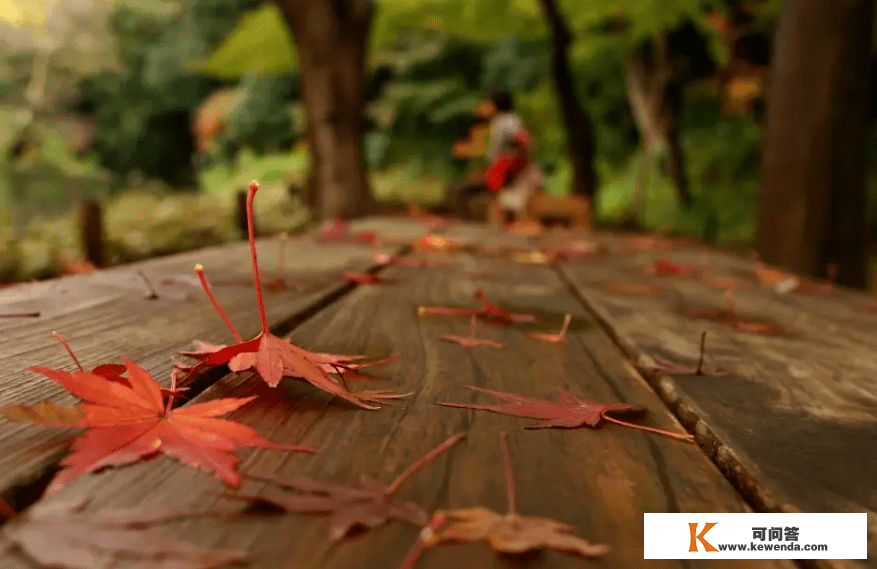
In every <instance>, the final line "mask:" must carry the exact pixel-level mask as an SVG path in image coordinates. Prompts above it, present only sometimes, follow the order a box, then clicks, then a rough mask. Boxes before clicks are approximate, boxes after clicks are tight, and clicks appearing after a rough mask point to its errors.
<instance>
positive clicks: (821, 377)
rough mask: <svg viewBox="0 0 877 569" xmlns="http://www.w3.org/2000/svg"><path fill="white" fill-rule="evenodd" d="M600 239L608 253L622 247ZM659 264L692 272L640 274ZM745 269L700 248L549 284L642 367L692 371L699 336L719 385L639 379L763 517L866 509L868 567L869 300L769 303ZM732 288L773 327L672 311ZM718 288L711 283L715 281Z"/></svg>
mask: <svg viewBox="0 0 877 569" xmlns="http://www.w3.org/2000/svg"><path fill="white" fill-rule="evenodd" d="M601 240H602V241H603V242H604V243H605V244H607V245H608V246H609V247H610V248H613V249H614V250H615V251H616V252H619V253H620V251H621V249H619V246H620V245H621V241H620V240H619V239H617V238H614V237H603V238H601ZM659 258H667V259H670V260H672V261H674V262H677V263H682V264H692V265H695V266H697V267H698V268H699V269H701V271H702V272H701V274H699V275H698V276H684V277H656V276H653V275H649V274H647V273H646V272H645V271H644V270H643V268H644V267H646V266H648V265H649V264H651V263H654V262H655V261H656V260H657V259H659ZM753 267H754V264H753V263H752V262H750V261H747V260H745V259H741V258H739V257H734V256H731V255H728V254H722V253H718V252H710V251H709V250H706V249H699V248H683V249H680V250H675V251H672V252H670V253H658V252H641V253H636V254H633V255H623V254H618V253H616V254H609V255H607V256H605V257H603V258H600V259H594V260H590V261H578V262H567V263H565V264H564V265H563V266H562V267H561V272H562V274H563V275H564V276H565V277H566V278H567V279H568V280H569V282H570V283H571V285H572V286H573V287H574V289H575V290H576V291H577V292H578V293H579V294H580V295H581V297H582V298H583V299H584V301H585V302H586V303H587V304H588V305H589V306H590V308H591V309H592V311H593V312H594V313H595V314H596V315H597V316H598V317H599V319H600V320H602V322H603V324H604V325H605V327H606V328H607V329H608V330H609V331H610V334H611V335H612V336H614V337H615V338H616V341H617V342H618V344H619V345H621V346H622V347H623V348H624V349H625V351H626V352H627V353H628V355H629V357H630V358H631V359H632V360H633V361H635V362H637V363H639V364H640V365H643V366H645V367H649V366H651V365H653V364H654V360H653V359H652V358H651V355H657V356H660V357H662V358H664V359H670V360H673V361H678V362H681V363H690V364H694V363H695V362H696V361H697V355H698V343H699V339H700V334H701V332H702V331H704V330H706V331H707V343H706V346H707V351H706V353H707V361H709V362H710V363H711V364H712V367H713V368H717V369H719V370H721V371H726V372H729V373H730V375H729V376H727V377H708V376H693V375H691V376H674V377H667V376H665V375H662V374H654V373H653V374H650V381H651V383H652V385H653V386H654V387H655V388H656V390H657V391H658V392H659V393H660V394H661V396H662V398H663V399H664V400H665V401H666V402H667V403H668V404H669V405H670V406H671V408H673V409H674V411H675V412H676V414H677V415H678V416H679V417H680V419H681V420H682V421H683V423H685V424H686V426H687V427H688V428H689V429H691V430H694V431H695V432H696V434H697V436H698V441H699V443H700V444H701V445H703V446H704V448H705V449H706V450H707V451H708V452H709V453H710V454H711V455H712V457H713V458H714V460H715V461H716V462H717V463H718V464H719V466H720V467H721V468H722V470H723V471H724V472H725V473H726V475H727V476H728V477H729V478H730V479H732V480H733V481H734V483H735V485H736V486H737V487H738V488H740V489H741V490H742V491H743V492H744V494H745V495H746V496H747V498H748V499H749V500H751V502H752V503H753V504H754V505H755V506H756V507H757V508H758V509H760V510H764V511H813V512H823V511H824V512H863V511H864V512H867V513H869V520H870V521H869V532H870V533H869V552H870V554H871V557H872V559H871V560H869V561H867V562H855V561H850V562H840V561H838V562H822V563H816V564H815V565H819V566H825V567H862V566H869V567H874V566H877V557H875V553H877V539H875V529H877V528H875V522H877V516H875V512H877V486H875V485H874V483H873V479H874V472H877V454H875V453H874V448H875V445H877V382H875V381H874V377H875V373H877V351H875V347H877V346H875V343H874V340H873V334H872V333H871V331H872V330H874V328H875V318H877V316H874V315H871V314H868V313H866V312H865V311H862V310H860V309H859V310H857V309H856V308H855V307H859V306H866V305H868V303H869V302H873V301H872V299H869V298H868V297H867V296H865V295H863V294H861V293H855V292H852V291H848V290H843V289H837V290H835V291H833V292H831V293H830V294H819V295H815V294H798V293H789V294H778V293H776V292H773V291H772V290H769V289H768V288H766V287H765V286H763V285H761V284H760V283H759V282H758V281H757V280H756V279H755V278H754V276H753ZM730 277H733V278H735V279H738V280H740V281H742V282H741V283H737V284H738V286H735V287H734V288H733V300H734V306H735V311H736V312H737V314H738V316H739V317H741V318H744V319H747V320H753V321H756V320H757V321H762V322H768V323H771V324H776V325H780V326H782V327H783V328H785V330H786V331H785V332H781V333H777V334H758V333H747V332H744V331H740V330H738V329H735V328H733V327H731V326H728V325H727V324H725V323H721V322H716V321H712V320H709V319H704V318H694V317H691V316H689V315H685V314H681V313H680V312H679V310H678V307H679V305H680V302H681V303H682V304H683V305H684V306H687V307H689V308H695V309H714V310H718V309H723V308H726V301H725V297H724V294H725V293H724V292H723V291H722V290H721V287H718V288H717V287H716V286H715V282H716V280H715V279H726V278H730ZM619 281H628V282H632V283H637V284H639V285H645V286H658V287H661V289H662V291H663V292H662V293H661V294H659V295H635V294H623V293H622V292H619V291H617V290H613V289H612V288H611V287H608V286H606V285H607V283H617V282H619ZM719 282H720V283H721V282H723V281H721V280H719Z"/></svg>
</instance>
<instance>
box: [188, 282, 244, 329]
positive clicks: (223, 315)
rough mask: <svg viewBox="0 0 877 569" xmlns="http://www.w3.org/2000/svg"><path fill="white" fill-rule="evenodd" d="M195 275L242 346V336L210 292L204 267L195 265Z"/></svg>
mask: <svg viewBox="0 0 877 569" xmlns="http://www.w3.org/2000/svg"><path fill="white" fill-rule="evenodd" d="M195 273H196V274H197V275H198V280H199V281H201V288H203V289H204V292H206V293H207V298H209V299H210V302H211V303H213V308H215V309H216V312H218V313H219V317H220V318H222V321H223V322H225V325H226V326H228V329H229V330H231V333H232V335H233V336H234V339H235V340H237V342H238V343H239V344H240V343H241V342H243V339H242V338H241V335H240V334H238V331H237V330H235V327H234V325H233V324H232V323H231V320H229V318H228V315H227V314H226V313H225V311H224V310H223V309H222V307H221V306H219V301H218V300H216V297H215V296H213V291H212V290H210V284H209V283H208V282H207V277H206V276H204V267H202V266H201V265H195Z"/></svg>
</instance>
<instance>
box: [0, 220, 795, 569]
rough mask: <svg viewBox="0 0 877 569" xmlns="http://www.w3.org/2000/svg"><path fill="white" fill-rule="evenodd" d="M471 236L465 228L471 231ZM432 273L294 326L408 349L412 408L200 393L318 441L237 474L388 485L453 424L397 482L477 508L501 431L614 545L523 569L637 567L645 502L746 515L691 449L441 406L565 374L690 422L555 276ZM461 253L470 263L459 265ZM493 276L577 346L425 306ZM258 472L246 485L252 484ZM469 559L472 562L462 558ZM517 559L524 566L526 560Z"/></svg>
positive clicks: (246, 463)
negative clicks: (471, 341) (366, 479)
mask: <svg viewBox="0 0 877 569" xmlns="http://www.w3.org/2000/svg"><path fill="white" fill-rule="evenodd" d="M460 234H462V233H460ZM460 258H461V257H460V256H459V255H455V256H449V257H448V259H449V260H454V261H455V264H454V265H452V266H444V267H436V268H429V269H414V268H407V267H393V268H390V269H388V270H387V273H388V274H390V275H392V276H396V277H398V278H399V279H400V282H399V284H395V285H379V286H361V287H357V289H356V290H355V291H354V292H353V293H352V294H350V295H347V296H345V297H344V298H342V299H340V300H339V301H337V302H336V303H333V304H332V305H331V306H329V307H327V308H326V309H325V310H322V311H321V312H319V313H318V314H317V315H316V316H315V317H314V318H313V319H311V320H309V321H307V322H306V323H304V324H303V325H302V326H300V327H299V328H297V329H296V330H295V332H294V334H293V338H294V340H295V341H296V343H298V344H299V345H302V346H303V347H306V348H309V349H313V350H319V351H331V352H336V353H366V354H372V355H386V354H389V353H391V352H401V354H402V355H401V357H400V358H399V360H397V361H396V362H394V363H393V364H389V365H390V366H392V367H389V368H388V369H387V371H386V372H385V373H384V374H383V375H385V376H387V379H386V380H385V381H376V382H375V387H393V388H397V389H400V390H403V391H409V390H410V391H413V392H414V395H413V396H412V397H411V398H410V399H409V400H408V401H406V402H405V403H404V404H403V405H401V406H388V407H386V408H383V409H381V410H378V411H365V410H360V409H353V408H351V407H350V406H347V405H346V404H343V403H341V402H338V401H330V400H328V399H327V398H326V397H323V396H322V395H321V394H318V393H315V391H314V390H313V389H312V388H310V387H309V386H306V385H302V383H301V382H295V381H291V380H286V381H285V382H284V383H282V384H281V387H280V388H279V389H278V390H275V391H271V390H269V389H267V388H264V387H262V386H261V384H260V382H259V381H258V380H251V379H249V378H248V376H247V375H246V374H233V375H230V376H228V377H227V378H226V379H224V380H223V381H221V382H219V383H217V384H215V385H214V386H213V387H211V388H210V389H208V390H207V391H205V392H204V393H202V394H201V395H200V396H199V397H198V398H197V399H196V400H206V399H209V398H214V397H222V396H230V395H235V396H243V395H248V394H252V393H259V394H260V395H264V398H261V399H259V400H257V401H256V402H254V403H252V404H251V405H249V406H248V407H245V408H244V409H241V410H240V411H238V412H237V413H235V414H234V415H233V417H234V418H236V419H237V420H240V421H243V422H246V423H247V424H250V425H252V426H253V427H255V428H256V429H258V430H259V431H260V432H261V433H263V434H264V435H266V436H269V437H271V438H272V440H275V441H283V442H296V443H304V444H313V445H314V446H316V447H317V449H318V452H317V453H316V454H314V455H300V454H295V455H286V456H284V455H283V454H281V453H278V452H277V451H264V450H252V451H244V452H243V453H242V456H244V460H243V462H242V466H241V469H242V470H243V471H245V472H250V473H254V474H271V473H280V474H282V473H308V474H310V475H315V476H319V477H325V478H330V479H333V480H339V481H347V482H353V481H355V480H356V479H357V478H358V476H359V475H360V474H366V475H369V476H371V477H374V478H377V479H380V480H382V481H384V482H387V483H388V482H389V481H390V480H392V479H393V478H394V477H395V475H396V474H398V473H399V472H400V471H401V470H403V469H404V468H405V466H406V465H408V464H410V463H411V462H413V461H414V460H416V459H417V458H418V457H420V456H421V455H423V454H424V453H425V452H427V451H428V450H429V449H431V448H432V447H434V446H435V445H436V444H438V443H439V442H441V441H442V440H444V439H446V438H447V437H448V436H450V435H451V434H453V433H455V432H460V431H463V432H466V433H467V435H468V436H467V439H466V440H465V441H464V442H462V443H460V444H459V445H458V446H457V447H455V448H454V449H452V450H451V451H450V452H449V453H448V454H446V455H443V456H442V457H440V458H438V459H437V460H435V461H434V462H433V463H432V464H430V465H429V466H428V467H427V468H426V469H424V470H423V471H421V472H419V473H417V474H416V475H415V476H413V477H412V478H411V479H410V480H409V481H408V482H407V483H406V484H405V485H403V486H402V487H401V488H400V491H399V494H398V495H399V497H400V498H402V499H406V500H414V501H417V502H418V503H420V504H421V505H422V506H424V507H425V508H427V509H430V510H432V509H436V508H452V507H468V506H476V505H482V506H486V507H490V508H494V509H496V510H498V511H504V509H505V507H506V504H505V492H504V484H505V483H504V480H503V473H502V468H501V454H500V447H499V432H500V431H501V430H510V431H512V432H511V434H510V437H509V441H510V448H511V454H512V457H513V462H514V471H515V480H516V483H517V486H518V490H519V492H518V494H519V496H518V504H519V510H520V512H521V513H524V514H530V515H544V516H551V517H555V518H557V519H558V520H561V521H564V522H568V523H571V524H573V525H575V526H576V527H577V528H578V529H579V533H580V535H582V536H584V537H586V538H587V539H590V540H593V541H594V542H596V543H607V544H609V545H610V547H611V548H612V551H611V553H610V554H609V555H608V556H607V557H605V558H603V559H597V560H588V561H584V560H581V559H576V558H573V557H570V556H566V555H563V554H560V553H556V552H548V553H546V554H544V555H542V556H540V557H536V558H530V559H528V561H527V562H526V563H524V564H525V565H526V566H527V567H546V568H547V567H551V568H556V569H563V568H566V567H569V568H573V567H586V566H587V567H591V566H594V567H617V568H624V567H631V568H633V567H641V566H643V563H644V562H643V560H642V527H643V526H642V520H643V516H642V515H643V513H644V512H663V511H682V512H685V511H747V506H746V505H745V504H744V503H743V502H742V500H741V499H740V498H739V496H738V495H737V494H736V493H735V491H734V490H733V488H732V487H731V486H730V485H729V484H728V482H727V481H726V480H725V478H724V477H723V476H722V475H721V473H720V472H719V471H718V470H717V469H716V468H715V467H714V465H713V464H712V463H710V461H709V460H708V459H707V457H706V456H705V455H704V453H703V452H702V451H701V450H700V449H699V448H698V447H697V446H696V445H693V444H688V443H684V442H680V441H675V440H670V439H666V438H663V437H659V436H657V435H653V434H648V433H643V432H641V431H635V430H632V429H626V428H623V427H618V426H613V425H610V426H603V427H601V428H599V429H597V430H590V429H581V430H570V431H558V430H552V431H522V430H520V429H519V427H521V426H523V425H525V424H526V422H525V421H521V420H517V419H514V418H511V417H504V416H499V415H494V414H491V413H486V412H473V411H466V410H460V409H449V408H445V407H440V406H438V405H436V404H435V403H436V401H443V400H444V401H471V400H473V399H474V396H473V393H472V392H470V391H468V390H466V389H465V388H464V385H467V384H471V385H478V386H483V387H488V388H495V389H504V390H509V391H513V392H518V393H522V394H526V395H531V396H544V397H552V396H554V395H555V393H556V389H557V387H566V388H568V389H571V390H573V391H575V392H576V393H580V394H583V395H587V396H589V397H593V398H595V399H600V400H604V401H610V402H628V403H637V404H644V405H647V406H648V407H649V409H650V413H649V415H648V417H647V419H646V420H645V422H646V423H647V424H649V425H652V426H655V427H659V428H664V429H669V430H677V431H678V430H679V425H678V424H677V423H676V421H675V420H674V419H673V417H672V416H671V415H670V414H669V413H668V412H667V411H666V408H665V407H664V406H663V405H662V403H661V402H660V400H659V399H658V398H657V397H656V395H655V394H654V393H653V392H652V390H651V389H650V388H649V387H648V386H647V385H646V383H645V382H644V381H643V380H642V378H641V377H639V376H638V374H637V373H636V372H635V371H634V370H633V369H632V367H631V366H630V365H629V364H628V363H627V362H626V361H624V359H623V358H622V357H621V354H620V353H619V351H618V350H617V349H616V347H615V346H614V345H613V344H612V342H611V341H610V340H609V338H608V337H607V336H606V335H605V334H604V333H603V332H602V331H601V330H600V329H599V327H598V326H597V325H596V324H595V323H594V322H593V321H592V320H591V319H590V318H589V317H588V316H587V315H586V313H585V312H584V311H583V308H582V306H581V305H580V304H579V302H578V300H577V299H576V298H575V297H573V296H572V295H571V294H569V293H568V291H567V289H566V285H565V283H563V282H562V281H561V280H560V279H559V278H558V276H557V274H556V273H555V272H553V271H552V270H551V269H548V268H545V267H528V268H522V267H518V266H512V265H509V264H508V263H500V262H488V261H485V260H484V259H481V260H480V261H478V263H479V264H480V265H481V266H482V267H483V268H484V269H486V270H487V274H486V275H485V276H484V277H482V278H479V279H478V280H472V279H470V278H467V277H466V274H465V271H466V268H467V267H469V266H471V265H472V263H473V262H474V260H473V259H472V258H468V259H465V258H464V262H457V260H458V259H460ZM465 261H468V262H465ZM478 287H482V288H483V289H484V291H485V292H486V293H487V294H488V296H489V297H490V298H492V299H494V300H495V301H497V302H500V303H501V304H503V305H505V306H508V307H514V308H516V309H520V310H532V311H534V312H537V313H538V314H539V315H541V316H542V317H543V318H546V319H547V322H546V323H545V324H544V327H543V326H540V329H543V328H544V329H549V328H554V327H556V326H558V325H559V323H560V322H561V321H562V320H563V317H564V315H565V314H566V313H571V314H573V316H574V317H575V322H574V324H573V326H572V328H571V331H570V336H569V341H568V342H567V343H565V344H557V345H554V344H545V343H540V342H536V341H533V340H530V339H529V338H528V337H527V336H526V333H527V330H525V329H521V328H501V327H487V326H485V327H484V329H483V330H482V334H483V335H485V336H488V337H491V338H494V339H497V340H500V341H503V342H506V343H507V344H508V345H509V348H508V349H505V350H493V349H490V348H479V349H474V350H466V349H465V348H462V347H460V346H457V345H455V344H450V343H446V342H442V341H441V340H439V339H438V338H437V335H439V334H442V333H454V334H465V333H466V332H467V330H468V325H469V324H468V322H467V321H466V320H465V319H463V320H460V319H448V318H440V317H419V316H418V314H417V310H416V307H417V306H418V305H426V304H428V305H448V304H450V305H471V304H472V302H473V301H472V295H473V293H474V292H475V290H476V289H477V288H478ZM260 488H261V484H257V483H254V482H252V481H246V482H245V483H244V487H243V489H242V490H243V491H245V492H247V493H251V492H257V491H259V489H260ZM222 492H223V490H222V488H221V486H220V485H219V483H218V482H216V481H215V480H214V479H213V478H211V477H210V476H209V475H207V474H205V473H201V472H197V471H193V470H191V469H188V468H185V467H183V466H181V465H179V464H177V463H175V462H173V461H171V460H169V459H159V460H156V461H154V462H150V463H142V464H138V465H134V466H131V467H128V468H124V469H118V470H111V471H106V472H103V473H100V474H97V475H90V476H85V477H82V478H80V479H79V480H77V481H74V482H73V483H71V484H70V485H69V486H68V487H67V488H65V489H63V490H61V492H59V493H58V494H57V495H56V496H54V497H52V498H50V499H48V500H46V502H47V503H49V502H53V501H56V500H64V499H70V498H72V497H81V496H85V495H88V496H90V497H91V498H92V503H91V506H90V507H92V508H100V507H106V506H113V507H120V506H121V507H125V506H146V505H156V504H174V505H175V506H179V507H185V506H188V505H192V506H195V505H197V506H199V507H204V506H207V505H210V504H215V505H216V506H217V507H219V508H228V509H229V510H230V511H234V510H236V509H237V508H238V507H239V506H238V504H237V503H234V502H226V501H223V500H222V499H221V498H220V497H219V494H221V493H222ZM173 531H174V535H176V536H177V537H179V538H182V539H187V540H191V541H192V542H194V543H198V544H201V545H204V546H220V545H221V546H222V547H232V548H239V547H241V548H247V549H249V550H250V551H252V552H253V554H254V558H253V562H252V564H251V566H252V567H254V568H261V567H264V568H266V569H267V568H269V567H270V568H272V569H280V568H284V567H289V568H292V567H295V568H298V569H307V568H310V567H314V568H316V567H320V568H325V569H332V568H336V567H337V568H342V567H343V568H345V569H348V568H349V569H355V568H358V567H362V568H365V567H369V568H371V567H395V566H397V565H398V563H399V562H400V561H401V560H402V558H403V557H404V555H405V552H406V550H407V549H408V547H409V545H410V544H411V543H412V541H413V540H414V539H415V537H416V535H417V528H413V527H409V526H406V525H403V524H400V523H394V524H391V525H389V526H386V527H382V528H379V529H376V530H373V531H372V532H369V533H368V534H367V535H364V536H360V537H357V538H355V539H351V540H348V541H344V542H342V543H340V544H337V545H332V544H331V543H330V542H329V539H328V533H327V522H326V521H325V520H321V519H310V518H306V517H301V516H295V515H286V516H280V517H248V518H247V517H245V518H241V519H238V520H234V521H226V522H224V523H221V524H220V523H217V522H216V521H215V520H212V521H211V520H197V521H194V522H190V523H186V524H179V525H177V526H176V527H175V529H174V530H173ZM461 559H462V560H464V561H461ZM3 563H8V567H10V569H11V568H13V567H16V568H24V567H30V565H29V564H28V563H27V562H26V561H25V560H23V559H22V558H21V557H16V556H14V555H13V554H7V555H6V556H4V557H0V564H3ZM524 564H521V565H520V566H524ZM509 566H518V564H511V563H510V562H509V561H504V560H501V559H500V558H498V557H496V556H494V555H493V554H492V553H491V552H490V551H489V550H488V549H487V548H486V547H485V546H484V545H481V544H479V545H468V546H463V545H461V546H449V547H443V548H439V549H438V550H435V551H431V552H428V553H427V554H426V555H425V557H424V558H423V560H422V562H421V564H420V565H419V567H421V568H423V569H429V568H447V567H485V568H487V567H509ZM649 566H650V567H661V568H665V567H666V568H672V567H701V566H705V564H702V563H699V562H697V561H688V562H682V561H673V560H667V561H650V562H649ZM712 566H718V567H728V568H731V567H792V565H791V564H789V563H785V562H768V561H756V562H746V561H727V562H724V563H722V562H713V563H710V567H712Z"/></svg>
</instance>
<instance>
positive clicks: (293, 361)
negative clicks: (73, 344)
mask: <svg viewBox="0 0 877 569" xmlns="http://www.w3.org/2000/svg"><path fill="white" fill-rule="evenodd" d="M258 189H259V184H258V183H257V182H255V181H254V182H251V183H250V186H249V192H248V196H247V226H248V230H249V231H248V233H249V242H250V257H251V260H252V265H253V281H254V284H255V289H256V301H257V303H258V306H259V317H260V320H261V324H262V331H261V332H260V333H259V335H258V336H256V337H255V338H253V339H252V340H248V341H244V340H243V339H242V338H241V336H240V334H238V332H237V330H236V329H235V327H234V325H232V323H231V320H229V318H228V316H227V315H226V314H225V312H224V311H223V310H222V308H221V307H220V306H219V302H218V301H217V300H216V297H215V296H214V295H213V293H212V291H211V290H210V286H209V284H208V283H207V279H206V277H205V276H204V269H203V267H201V266H200V265H198V266H196V267H195V272H196V273H197V274H198V278H199V280H200V282H201V286H202V287H203V288H204V292H205V293H207V296H208V298H209V299H210V302H211V303H212V304H213V306H214V308H215V309H216V311H217V312H218V313H219V316H220V317H221V318H222V320H223V322H224V323H225V325H226V326H227V327H228V329H229V331H231V333H232V335H233V336H234V338H235V340H236V341H237V343H236V344H234V345H231V346H222V345H214V344H207V343H204V342H201V343H200V344H199V349H198V350H197V351H194V352H180V355H183V356H186V357H189V358H192V359H194V360H197V361H198V364H196V365H194V366H183V367H179V366H178V369H180V370H181V371H185V372H186V374H187V375H186V378H185V379H186V380H189V379H191V378H192V377H194V376H195V374H197V373H199V372H200V371H201V370H202V369H205V368H207V367H214V366H220V365H228V367H229V369H231V370H232V371H236V372H242V371H245V370H250V369H252V370H254V371H256V373H258V374H259V376H260V377H261V378H262V379H263V380H264V381H265V383H267V384H268V385H269V386H270V387H277V385H279V384H280V380H281V379H282V378H283V377H295V378H300V379H303V380H305V381H307V382H308V383H310V384H311V385H313V386H314V387H317V388H319V389H322V390H323V391H326V392H328V393H331V394H333V395H336V396H338V397H340V398H342V399H344V400H346V401H349V402H351V403H353V404H355V405H358V406H360V407H363V408H365V409H377V408H378V407H377V406H375V405H372V404H370V403H369V402H367V401H366V400H364V399H363V397H361V396H358V395H357V394H356V393H354V392H351V391H349V390H348V389H347V388H346V387H344V385H342V384H341V383H339V382H338V381H336V380H334V379H333V378H331V377H330V376H329V375H328V374H327V373H326V372H325V370H324V369H323V368H322V367H321V366H320V362H319V360H320V356H318V355H315V354H314V353H313V352H309V351H307V350H305V349H303V348H299V347H298V346H295V345H293V344H292V343H291V342H290V341H289V340H284V339H283V338H279V337H277V336H275V335H274V334H272V333H271V332H270V331H269V329H268V320H267V318H266V315H265V303H264V301H263V299H262V284H261V280H260V277H259V263H258V259H257V257H256V241H255V231H254V224H253V198H254V197H255V195H256V191H257V190H258ZM396 398H397V397H396V396H387V397H386V399H396ZM368 401H370V402H376V401H375V393H374V392H371V393H370V394H369V395H368Z"/></svg>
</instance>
